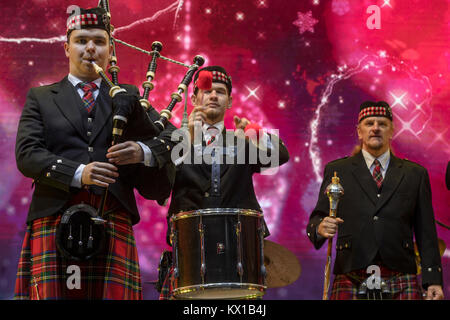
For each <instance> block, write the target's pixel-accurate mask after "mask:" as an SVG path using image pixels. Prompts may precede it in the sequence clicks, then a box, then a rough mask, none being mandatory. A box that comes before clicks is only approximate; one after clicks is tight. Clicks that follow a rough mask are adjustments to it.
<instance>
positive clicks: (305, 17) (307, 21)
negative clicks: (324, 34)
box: [292, 11, 319, 34]
mask: <svg viewBox="0 0 450 320" xmlns="http://www.w3.org/2000/svg"><path fill="white" fill-rule="evenodd" d="M297 16H298V19H297V20H295V21H294V22H293V23H292V24H293V25H295V26H297V27H298V31H299V32H300V34H303V33H305V32H306V31H309V32H311V33H314V29H313V27H314V25H315V24H316V23H317V22H319V20H316V19H314V18H313V17H312V13H311V11H308V12H307V13H302V12H297Z"/></svg>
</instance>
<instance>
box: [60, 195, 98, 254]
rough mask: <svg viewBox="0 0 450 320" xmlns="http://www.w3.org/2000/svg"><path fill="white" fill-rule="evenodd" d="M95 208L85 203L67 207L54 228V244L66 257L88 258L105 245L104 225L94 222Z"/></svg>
mask: <svg viewBox="0 0 450 320" xmlns="http://www.w3.org/2000/svg"><path fill="white" fill-rule="evenodd" d="M93 217H94V218H95V217H97V212H96V210H95V209H94V208H93V207H91V206H89V205H86V204H79V205H75V206H72V207H70V208H69V209H67V210H66V211H65V212H64V214H63V216H62V217H61V222H60V224H59V225H58V228H57V230H56V246H57V248H58V250H59V251H60V253H61V254H62V255H63V256H64V257H65V258H67V259H70V260H75V261H83V260H89V259H91V258H92V257H94V256H95V255H97V254H99V253H100V252H101V251H102V250H103V248H104V245H105V236H106V232H105V226H104V224H103V223H100V224H98V223H95V222H94V221H93V220H92V219H91V218H93Z"/></svg>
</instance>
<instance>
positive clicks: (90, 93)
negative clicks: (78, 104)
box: [79, 82, 97, 113]
mask: <svg viewBox="0 0 450 320" xmlns="http://www.w3.org/2000/svg"><path fill="white" fill-rule="evenodd" d="M79 86H80V88H81V90H83V92H84V95H83V104H84V107H85V108H86V110H87V112H88V113H90V112H91V111H92V108H94V105H95V100H94V90H95V89H97V85H96V84H95V83H94V82H90V83H84V82H80V84H79Z"/></svg>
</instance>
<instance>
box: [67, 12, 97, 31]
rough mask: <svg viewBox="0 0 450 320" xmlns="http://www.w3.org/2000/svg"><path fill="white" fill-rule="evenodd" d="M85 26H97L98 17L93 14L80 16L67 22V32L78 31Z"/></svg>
mask: <svg viewBox="0 0 450 320" xmlns="http://www.w3.org/2000/svg"><path fill="white" fill-rule="evenodd" d="M85 25H98V17H97V15H96V14H95V13H86V14H80V15H77V16H74V17H72V19H70V20H69V21H67V30H71V29H79V28H81V26H85Z"/></svg>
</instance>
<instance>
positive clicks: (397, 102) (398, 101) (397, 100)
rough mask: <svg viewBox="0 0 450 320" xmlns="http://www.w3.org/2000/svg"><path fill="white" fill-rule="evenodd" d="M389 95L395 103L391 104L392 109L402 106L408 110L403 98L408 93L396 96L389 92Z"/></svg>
mask: <svg viewBox="0 0 450 320" xmlns="http://www.w3.org/2000/svg"><path fill="white" fill-rule="evenodd" d="M389 94H390V95H391V96H392V97H393V98H394V102H393V103H392V104H391V108H394V107H395V106H396V105H400V107H402V108H403V109H406V110H408V108H407V107H406V106H405V104H404V103H403V98H404V97H405V96H406V94H407V92H405V93H403V94H401V95H400V96H398V97H397V96H396V95H395V94H393V93H392V92H389Z"/></svg>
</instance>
